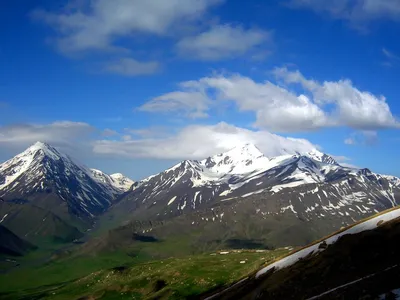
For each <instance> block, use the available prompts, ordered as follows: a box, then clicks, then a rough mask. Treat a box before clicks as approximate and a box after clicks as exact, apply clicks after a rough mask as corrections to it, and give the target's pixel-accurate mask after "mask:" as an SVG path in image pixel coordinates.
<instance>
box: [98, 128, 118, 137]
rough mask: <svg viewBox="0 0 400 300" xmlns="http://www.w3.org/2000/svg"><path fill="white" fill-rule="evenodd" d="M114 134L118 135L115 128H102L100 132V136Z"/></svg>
mask: <svg viewBox="0 0 400 300" xmlns="http://www.w3.org/2000/svg"><path fill="white" fill-rule="evenodd" d="M116 135H118V132H116V131H115V130H112V129H109V128H106V129H104V130H103V132H102V136H107V137H109V136H116Z"/></svg>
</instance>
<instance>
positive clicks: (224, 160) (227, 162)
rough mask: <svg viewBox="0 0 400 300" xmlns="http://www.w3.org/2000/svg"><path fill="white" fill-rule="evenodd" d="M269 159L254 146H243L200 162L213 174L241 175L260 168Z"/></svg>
mask: <svg viewBox="0 0 400 300" xmlns="http://www.w3.org/2000/svg"><path fill="white" fill-rule="evenodd" d="M268 161H269V159H268V158H267V157H265V156H264V154H263V153H262V152H261V151H260V150H259V149H258V148H257V147H256V146H255V145H254V144H244V145H241V146H237V147H235V148H233V149H231V150H229V151H227V152H224V153H220V154H218V155H215V156H211V157H209V158H207V159H205V160H202V161H201V162H200V164H201V165H203V166H205V167H206V168H208V169H209V170H210V171H212V172H215V173H230V174H243V173H248V172H251V171H253V170H254V169H257V168H258V167H259V168H262V166H263V165H264V164H265V163H267V162H268Z"/></svg>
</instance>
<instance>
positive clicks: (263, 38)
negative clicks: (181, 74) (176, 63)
mask: <svg viewBox="0 0 400 300" xmlns="http://www.w3.org/2000/svg"><path fill="white" fill-rule="evenodd" d="M271 39H272V38H271V33H270V32H268V31H264V30H259V29H245V28H243V27H242V26H232V25H229V24H225V25H216V26H214V27H211V28H210V29H209V30H208V31H205V32H202V33H200V34H198V35H196V36H191V37H185V38H183V39H182V40H181V41H179V43H178V44H177V48H178V51H179V52H180V53H181V54H182V55H184V56H186V57H188V58H199V59H202V60H219V59H229V58H235V57H238V56H242V55H244V54H247V53H249V52H254V51H257V50H258V51H260V46H261V45H264V46H265V44H266V43H268V42H269V43H270V42H271ZM263 48H264V49H263V51H265V47H263ZM256 54H257V53H256Z"/></svg>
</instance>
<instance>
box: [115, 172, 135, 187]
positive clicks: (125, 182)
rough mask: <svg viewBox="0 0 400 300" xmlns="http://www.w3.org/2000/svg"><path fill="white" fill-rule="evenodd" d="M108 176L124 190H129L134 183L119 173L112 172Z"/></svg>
mask: <svg viewBox="0 0 400 300" xmlns="http://www.w3.org/2000/svg"><path fill="white" fill-rule="evenodd" d="M110 177H111V178H112V179H113V181H114V185H115V186H116V187H119V188H121V189H123V190H125V191H127V190H129V189H130V188H131V186H132V185H133V184H134V183H135V182H134V181H133V180H132V179H130V178H128V177H126V176H125V175H123V174H121V173H115V174H112V175H110Z"/></svg>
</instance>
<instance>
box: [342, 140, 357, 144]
mask: <svg viewBox="0 0 400 300" xmlns="http://www.w3.org/2000/svg"><path fill="white" fill-rule="evenodd" d="M344 143H345V144H346V145H355V144H356V141H355V140H354V139H353V138H347V139H345V140H344Z"/></svg>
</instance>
